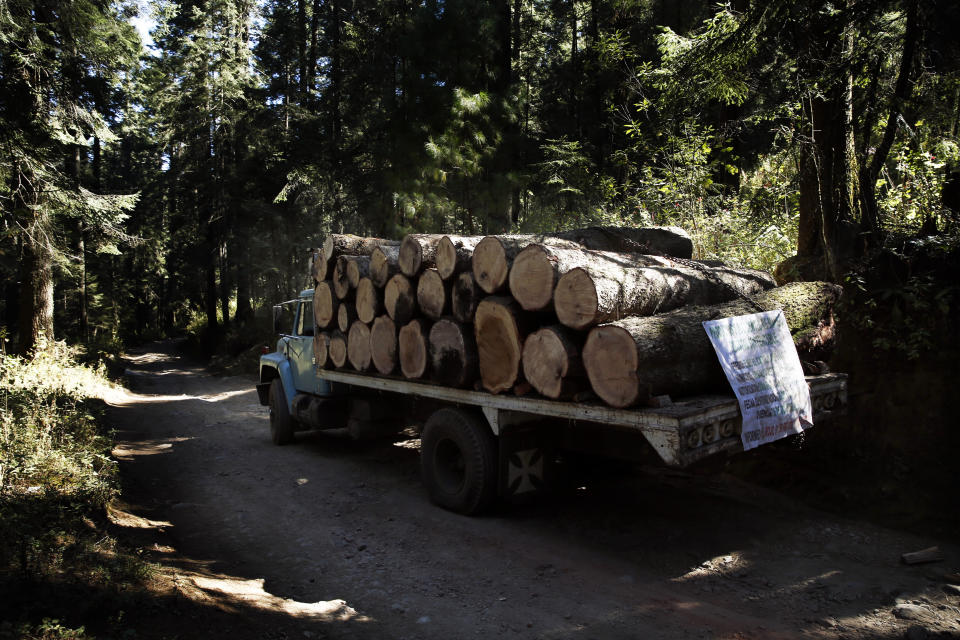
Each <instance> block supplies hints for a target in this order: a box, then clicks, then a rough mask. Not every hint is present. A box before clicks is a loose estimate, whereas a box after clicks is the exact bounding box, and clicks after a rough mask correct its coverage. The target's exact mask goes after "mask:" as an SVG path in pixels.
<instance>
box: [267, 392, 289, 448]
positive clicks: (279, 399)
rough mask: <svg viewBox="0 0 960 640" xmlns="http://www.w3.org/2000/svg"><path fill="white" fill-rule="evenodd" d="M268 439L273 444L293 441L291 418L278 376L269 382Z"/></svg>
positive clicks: (285, 395)
mask: <svg viewBox="0 0 960 640" xmlns="http://www.w3.org/2000/svg"><path fill="white" fill-rule="evenodd" d="M270 439H271V440H273V444H289V443H291V442H293V418H292V417H291V416H290V407H288V406H287V394H286V393H284V391H283V383H282V382H280V378H274V380H273V382H271V383H270Z"/></svg>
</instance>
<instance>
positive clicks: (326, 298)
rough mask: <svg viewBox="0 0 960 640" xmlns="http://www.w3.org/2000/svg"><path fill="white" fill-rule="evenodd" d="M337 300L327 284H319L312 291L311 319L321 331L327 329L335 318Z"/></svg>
mask: <svg viewBox="0 0 960 640" xmlns="http://www.w3.org/2000/svg"><path fill="white" fill-rule="evenodd" d="M338 306H339V300H337V298H336V296H334V294H333V288H332V287H331V286H330V283H329V282H321V283H319V284H318V285H317V286H316V287H314V289H313V319H314V322H316V323H317V326H318V327H320V328H321V329H328V328H329V327H330V325H332V324H333V322H334V321H335V320H336V318H337V310H338Z"/></svg>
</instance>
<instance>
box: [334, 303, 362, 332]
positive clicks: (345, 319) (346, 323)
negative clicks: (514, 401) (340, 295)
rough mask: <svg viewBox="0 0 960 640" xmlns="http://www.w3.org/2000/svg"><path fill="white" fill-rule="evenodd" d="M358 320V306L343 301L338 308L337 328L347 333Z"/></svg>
mask: <svg viewBox="0 0 960 640" xmlns="http://www.w3.org/2000/svg"><path fill="white" fill-rule="evenodd" d="M356 320H357V309H356V307H355V306H354V305H353V304H352V303H350V302H341V303H340V307H339V308H338V309H337V328H338V329H340V331H343V332H344V333H346V332H347V331H349V330H350V327H351V326H352V325H353V323H354V322H356Z"/></svg>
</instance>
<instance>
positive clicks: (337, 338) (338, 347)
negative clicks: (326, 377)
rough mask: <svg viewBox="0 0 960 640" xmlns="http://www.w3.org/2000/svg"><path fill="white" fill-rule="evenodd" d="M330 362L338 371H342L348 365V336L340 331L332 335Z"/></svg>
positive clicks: (329, 353) (329, 350) (329, 349)
mask: <svg viewBox="0 0 960 640" xmlns="http://www.w3.org/2000/svg"><path fill="white" fill-rule="evenodd" d="M327 351H328V355H329V358H330V362H332V363H333V366H334V367H336V368H337V369H342V368H343V367H345V366H346V365H347V336H345V335H343V333H342V332H340V331H333V332H331V333H330V346H329V348H328V350H327Z"/></svg>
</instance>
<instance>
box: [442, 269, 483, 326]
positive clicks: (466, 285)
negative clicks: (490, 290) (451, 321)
mask: <svg viewBox="0 0 960 640" xmlns="http://www.w3.org/2000/svg"><path fill="white" fill-rule="evenodd" d="M483 295H484V294H483V292H482V291H481V290H480V287H478V286H477V281H476V280H475V279H474V277H473V272H472V271H464V272H463V273H461V274H460V275H459V276H457V279H456V280H454V282H453V293H452V294H451V296H450V297H451V304H450V306H451V311H452V312H453V317H454V318H456V319H457V320H459V321H460V322H473V315H474V314H475V313H476V312H477V305H478V304H480V300H481V299H482V298H483Z"/></svg>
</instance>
